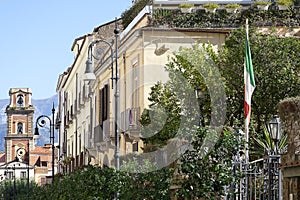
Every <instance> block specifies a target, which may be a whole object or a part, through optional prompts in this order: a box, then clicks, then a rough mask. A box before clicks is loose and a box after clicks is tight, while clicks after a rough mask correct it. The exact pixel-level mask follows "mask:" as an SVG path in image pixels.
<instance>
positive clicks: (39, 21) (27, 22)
mask: <svg viewBox="0 0 300 200" xmlns="http://www.w3.org/2000/svg"><path fill="white" fill-rule="evenodd" d="M131 5H132V3H131V0H107V1H105V0H0V69H1V71H0V76H1V77H0V79H1V82H0V99H6V98H9V96H8V92H9V89H10V88H14V87H17V88H18V87H29V88H31V89H32V98H33V99H46V98H48V97H51V96H52V95H54V94H55V93H56V91H55V89H56V84H57V80H58V76H59V74H61V73H62V72H63V71H65V70H66V69H67V68H68V67H69V66H71V65H72V63H73V59H74V55H73V53H72V52H71V46H72V43H73V41H74V39H76V38H78V37H80V36H82V35H85V34H87V33H91V32H92V31H93V29H94V28H95V27H97V26H99V25H101V24H104V23H106V22H109V21H111V20H114V19H115V17H120V16H121V14H122V12H123V11H125V10H126V9H128V8H130V6H131Z"/></svg>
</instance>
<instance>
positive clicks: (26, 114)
mask: <svg viewBox="0 0 300 200" xmlns="http://www.w3.org/2000/svg"><path fill="white" fill-rule="evenodd" d="M9 96H10V103H9V105H8V106H7V107H6V115H7V133H6V136H5V153H6V162H10V161H12V160H14V159H15V158H18V159H19V160H20V161H24V160H27V159H28V156H29V153H28V152H29V150H30V151H31V150H32V149H33V145H34V141H33V114H34V107H33V105H32V102H31V96H32V92H31V89H30V88H11V89H10V90H9ZM28 143H29V145H28ZM28 147H29V150H28Z"/></svg>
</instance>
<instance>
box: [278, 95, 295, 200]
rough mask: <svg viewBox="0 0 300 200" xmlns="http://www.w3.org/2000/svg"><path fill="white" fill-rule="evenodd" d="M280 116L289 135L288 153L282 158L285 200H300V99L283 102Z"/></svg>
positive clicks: (280, 104)
mask: <svg viewBox="0 0 300 200" xmlns="http://www.w3.org/2000/svg"><path fill="white" fill-rule="evenodd" d="M279 116H280V119H281V123H282V124H283V126H284V131H285V132H286V133H287V134H288V139H287V143H288V148H287V152H286V153H284V154H283V155H282V156H281V168H282V175H283V183H282V187H283V191H282V194H283V200H295V199H300V97H295V98H287V99H285V100H283V101H281V102H280V103H279Z"/></svg>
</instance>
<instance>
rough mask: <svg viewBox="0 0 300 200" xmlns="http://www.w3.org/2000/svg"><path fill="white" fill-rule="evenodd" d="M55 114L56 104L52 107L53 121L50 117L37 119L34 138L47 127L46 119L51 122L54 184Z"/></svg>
mask: <svg viewBox="0 0 300 200" xmlns="http://www.w3.org/2000/svg"><path fill="white" fill-rule="evenodd" d="M54 113H55V108H54V103H53V107H52V120H51V118H50V117H48V116H47V115H41V116H39V117H38V118H37V119H36V124H35V131H34V136H36V137H38V136H39V135H40V134H39V128H38V126H39V127H46V125H47V122H46V120H45V119H47V120H49V125H50V143H51V144H52V183H53V182H54Z"/></svg>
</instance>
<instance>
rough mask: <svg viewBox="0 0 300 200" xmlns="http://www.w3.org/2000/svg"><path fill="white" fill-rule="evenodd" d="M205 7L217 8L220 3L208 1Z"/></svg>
mask: <svg viewBox="0 0 300 200" xmlns="http://www.w3.org/2000/svg"><path fill="white" fill-rule="evenodd" d="M202 7H203V8H208V9H215V8H219V7H220V5H219V4H217V3H206V4H203V5H202Z"/></svg>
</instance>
